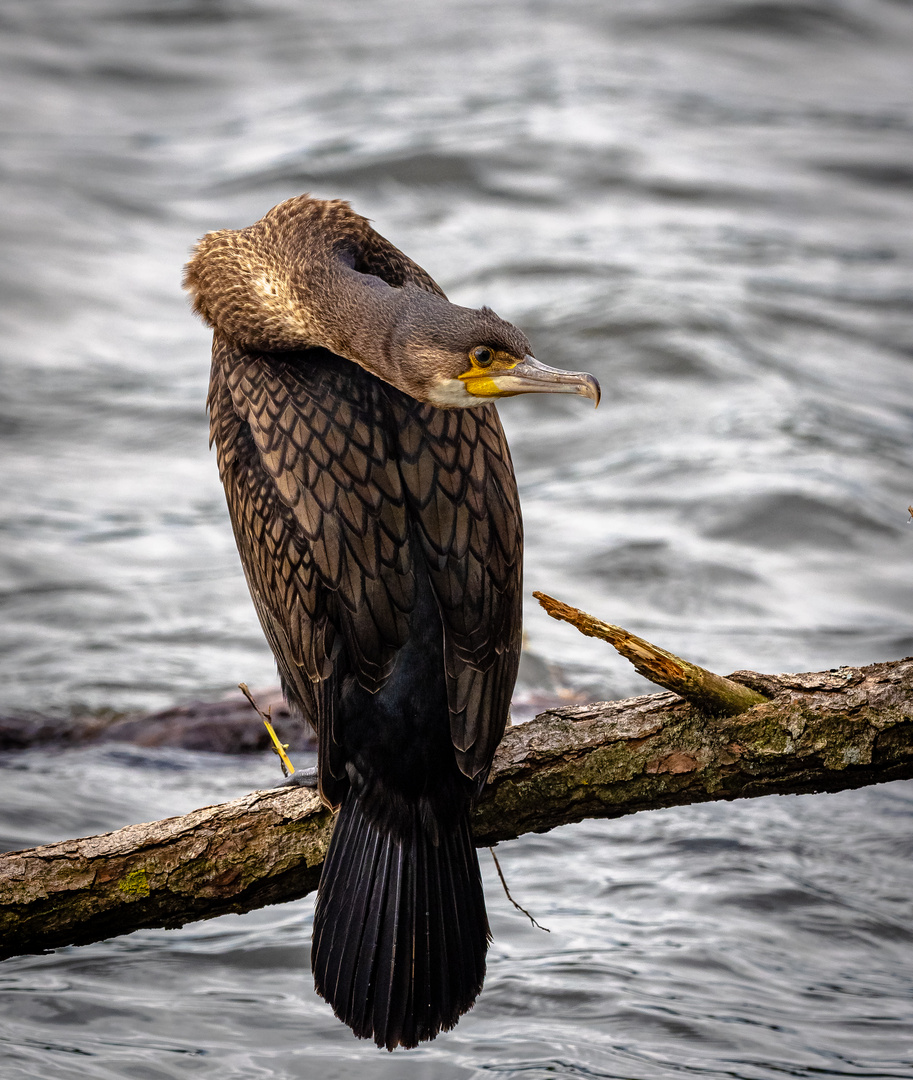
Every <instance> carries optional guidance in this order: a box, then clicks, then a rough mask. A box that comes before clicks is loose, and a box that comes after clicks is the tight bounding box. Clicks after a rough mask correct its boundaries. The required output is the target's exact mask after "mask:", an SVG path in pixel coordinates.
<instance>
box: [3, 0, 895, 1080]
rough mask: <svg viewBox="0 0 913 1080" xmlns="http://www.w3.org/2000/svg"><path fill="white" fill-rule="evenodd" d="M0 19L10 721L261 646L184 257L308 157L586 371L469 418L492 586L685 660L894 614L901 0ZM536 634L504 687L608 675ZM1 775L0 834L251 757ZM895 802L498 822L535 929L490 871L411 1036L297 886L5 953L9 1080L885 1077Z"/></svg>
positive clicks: (154, 812)
mask: <svg viewBox="0 0 913 1080" xmlns="http://www.w3.org/2000/svg"><path fill="white" fill-rule="evenodd" d="M0 31H2V33H0V57H2V63H0V81H2V84H3V89H4V99H5V101H6V110H5V112H4V118H3V139H2V142H0V161H2V165H3V169H2V173H0V290H2V295H3V300H4V302H3V304H2V308H0V331H2V332H0V454H2V465H3V478H4V483H3V485H2V491H0V500H2V503H3V509H2V516H0V709H2V711H3V712H5V713H11V712H12V713H15V712H18V711H22V710H27V709H35V710H38V711H41V712H61V713H65V712H68V711H70V710H74V709H80V708H85V707H90V708H103V707H110V708H115V709H132V708H152V707H157V706H164V705H168V704H171V703H173V702H174V701H176V700H181V699H182V698H189V697H199V696H205V695H215V694H218V693H220V692H222V691H223V690H226V689H228V688H229V687H231V686H233V685H234V684H235V683H236V682H238V681H239V680H241V679H243V680H245V681H246V682H248V683H252V684H254V685H262V684H266V683H270V682H272V681H273V679H274V672H273V665H272V660H271V657H270V655H269V652H268V650H267V648H266V646H265V644H264V643H263V641H262V638H261V634H260V631H259V628H258V626H257V624H256V620H255V618H254V615H253V611H252V608H251V605H250V601H249V599H248V596H247V593H246V589H245V586H244V583H243V579H242V576H241V573H240V567H239V564H238V561H237V556H236V554H235V552H234V545H233V541H232V537H231V531H230V528H229V525H228V520H227V515H226V512H225V510H224V506H223V499H222V493H221V490H220V488H219V484H218V479H217V476H216V470H215V464H214V461H213V460H212V459H211V457H210V455H209V452H208V450H207V447H206V420H205V416H204V414H203V401H204V398H205V388H206V381H207V375H208V351H209V345H208V333H207V332H206V330H205V329H204V328H203V327H202V326H201V325H199V324H197V323H195V322H194V321H193V319H192V318H191V317H190V315H189V314H188V311H187V306H186V303H185V300H184V298H183V296H182V294H181V291H180V268H181V265H182V263H183V262H184V260H185V258H186V254H187V251H188V248H189V246H190V245H191V244H192V242H193V241H194V240H195V239H196V238H197V237H198V236H200V235H201V234H202V233H203V232H205V231H207V230H208V229H212V228H218V227H223V226H241V225H245V224H249V223H250V222H251V221H253V220H255V219H256V218H258V217H260V216H261V215H262V213H263V212H264V211H265V210H266V209H268V208H269V207H270V206H271V205H273V204H274V203H275V202H278V201H280V200H281V199H284V198H287V197H288V196H290V195H293V194H297V193H299V192H301V191H304V190H310V191H312V192H313V193H314V194H316V195H319V196H326V197H337V196H338V197H344V198H349V199H351V200H352V202H353V204H354V206H355V207H356V209H358V210H360V211H361V212H363V213H365V214H367V215H368V216H369V217H371V218H373V219H374V221H375V224H376V226H377V227H378V229H379V230H380V231H381V232H383V233H384V234H385V235H387V236H389V237H390V238H391V239H392V240H393V241H394V242H395V243H396V244H398V246H400V247H402V248H403V249H404V250H405V251H407V252H408V253H409V254H410V255H412V256H413V257H414V258H416V259H417V260H418V261H419V262H420V263H422V264H423V265H425V266H426V267H427V268H428V269H429V270H430V272H431V273H432V274H434V276H435V277H436V278H437V279H438V280H439V281H440V282H441V284H442V285H443V286H444V287H445V288H446V289H447V291H448V293H449V294H450V296H451V297H452V298H453V299H454V300H456V301H458V302H460V303H464V304H470V305H478V304H482V303H488V304H490V305H491V306H493V307H494V308H495V309H496V310H497V311H498V312H499V314H501V315H503V316H504V317H506V318H509V319H511V320H513V321H515V322H517V323H518V324H520V325H521V326H522V327H523V328H524V329H525V330H526V331H527V332H528V333H529V335H530V337H531V339H532V340H533V343H534V346H535V348H536V353H537V355H538V356H539V357H540V359H542V360H544V361H545V362H547V363H551V364H554V365H556V366H567V367H574V368H586V369H588V370H591V371H593V372H594V373H595V374H596V375H597V376H598V377H599V378H600V380H601V381H602V384H603V390H604V397H603V405H602V406H601V408H600V409H599V411H598V412H596V413H594V412H592V411H591V410H590V409H589V408H588V407H587V405H586V404H585V403H584V402H582V401H577V400H566V399H548V398H545V399H536V398H525V399H524V398H520V399H515V400H512V401H507V402H505V404H504V406H503V407H502V409H501V413H502V416H503V418H504V422H505V426H506V427H507V430H508V435H509V438H510V440H511V446H512V449H513V454H514V460H515V464H516V468H517V473H518V477H519V480H520V486H521V495H522V497H523V505H524V513H525V518H526V523H527V550H528V555H527V564H526V565H527V595H528V594H529V593H530V592H531V591H532V590H533V589H544V590H545V591H547V592H550V593H552V594H554V595H556V596H559V597H560V598H562V599H564V600H567V601H569V602H571V603H578V604H580V605H581V606H586V607H588V608H589V609H591V610H593V611H596V612H598V613H599V614H600V615H601V616H603V617H604V618H607V619H610V620H611V621H613V622H619V623H621V624H622V625H625V626H627V627H629V628H630V629H632V630H634V631H636V632H639V633H641V634H644V635H645V636H647V637H651V638H653V639H654V640H657V641H658V642H659V643H660V644H662V645H664V646H666V647H668V648H672V649H674V650H675V651H678V652H681V653H683V654H684V655H687V656H689V657H690V658H692V659H694V660H696V661H698V662H701V663H705V664H707V665H708V666H710V667H713V668H715V669H716V670H721V671H725V670H732V669H734V668H738V667H752V668H755V669H757V670H802V669H811V668H819V667H830V666H833V665H836V664H843V663H863V662H867V661H870V660H876V659H890V658H894V657H899V656H903V655H905V654H907V653H910V652H913V614H911V613H913V574H911V555H913V526H911V525H910V524H909V515H908V513H907V510H906V507H907V506H908V505H909V504H910V503H913V481H911V473H910V464H911V462H910V457H911V454H910V447H911V435H913V363H911V358H913V314H911V312H913V305H911V300H913V285H911V282H913V245H911V240H913V140H911V134H913V101H911V98H913V92H911V80H910V71H911V70H913V9H911V8H910V6H909V4H907V3H903V2H900V0H896V2H889V0H867V2H863V0H856V2H851V0H827V2H825V0H821V2H809V3H802V2H798V0H796V2H793V0H779V2H778V0H773V2H764V3H760V2H749V0H704V2H700V0H662V2H661V0H629V2H626V3H622V2H621V0H617V2H614V3H613V2H609V3H605V2H595V0H593V2H586V0H568V2H563V3H562V2H559V0H528V2H525V3H520V2H509V3H508V2H505V3H497V4H495V3H481V2H479V3H475V2H471V0H451V2H449V3H447V4H443V3H437V2H431V3H427V4H414V3H413V4H408V3H403V2H402V0H379V2H372V3H367V2H354V0H342V2H340V3H338V4H336V5H326V4H316V3H311V2H307V0H285V2H283V0H259V2H258V0H250V2H241V0H234V2H232V0H195V2H194V0H65V2H64V0H5V3H4V4H3V6H2V9H0ZM526 631H527V635H528V642H529V652H528V656H527V660H528V663H527V665H526V668H525V673H524V684H525V685H526V686H527V687H529V688H543V689H554V688H555V687H556V686H559V685H564V686H571V687H573V688H579V689H582V690H585V691H586V692H588V693H589V694H591V695H592V696H594V697H595V696H600V697H601V696H606V697H614V696H619V695H622V694H625V693H629V692H634V691H639V690H640V689H641V688H642V686H643V684H642V683H641V682H640V680H639V679H638V678H637V676H635V675H634V674H633V673H631V672H629V671H628V670H627V669H626V668H625V667H624V665H623V663H622V662H621V661H617V660H615V659H613V657H611V656H609V655H607V650H606V649H605V648H604V647H602V646H600V645H599V643H596V642H590V641H585V640H583V639H581V638H579V637H577V636H576V635H574V634H573V633H572V631H571V630H570V629H569V628H567V627H564V626H561V625H559V624H557V623H554V622H551V621H550V620H548V619H547V618H546V617H545V616H544V615H543V614H541V613H540V612H539V611H538V610H537V609H536V607H535V605H534V603H533V602H532V601H530V602H529V605H528V607H527V618H526ZM2 766H3V767H2V768H0V841H2V844H3V846H5V847H7V848H10V847H17V846H23V845H27V844H33V843H39V842H42V841H45V840H51V839H60V838H63V837H66V836H71V835H79V834H85V833H90V832H94V831H98V830H100V829H104V828H112V827H116V826H118V825H122V824H127V823H128V822H130V821H134V820H148V819H150V818H154V817H158V816H162V815H164V814H167V813H176V812H180V811H183V810H186V809H190V808H191V807H192V806H195V805H200V804H202V803H205V802H211V801H214V800H216V799H219V798H223V797H230V796H232V795H235V794H240V793H242V792H244V791H245V790H248V789H250V788H251V787H254V786H256V785H257V784H258V783H263V782H265V780H266V778H267V777H268V776H269V775H271V765H270V763H269V762H265V761H260V760H258V759H255V758H254V759H250V758H248V759H236V760H232V759H228V758H218V757H214V758H213V759H212V760H201V759H199V758H190V757H189V756H186V755H181V754H179V753H176V752H164V751H163V752H161V753H159V754H146V753H143V754H138V753H134V752H132V751H124V750H118V751H112V750H106V749H104V750H103V749H94V750H79V751H69V752H59V753H55V754H52V755H50V756H49V757H48V756H44V757H39V756H38V755H37V754H33V753H32V752H29V753H27V754H24V755H18V756H15V757H13V756H11V757H8V758H6V759H4V760H3V761H2ZM911 824H913V794H911V788H910V786H909V785H906V784H893V785H888V786H885V787H882V788H872V789H868V790H865V791H859V792H852V793H845V794H840V795H833V796H817V797H802V798H799V799H793V798H790V799H773V800H770V799H768V800H759V801H755V802H746V803H740V804H734V805H729V806H723V805H720V806H704V807H690V808H683V809H680V810H674V811H673V810H670V811H663V812H660V813H654V814H641V815H637V816H636V817H633V818H630V819H626V820H623V821H618V822H612V823H587V824H584V825H580V826H576V827H573V828H568V829H564V830H560V831H559V832H557V833H554V834H550V835H548V836H544V837H527V838H524V839H522V840H520V841H518V842H516V843H514V844H511V845H509V846H507V847H506V848H505V849H504V854H503V862H504V864H505V869H506V871H507V872H508V874H509V876H510V880H511V885H512V887H513V888H514V890H515V892H516V893H517V894H518V895H519V897H520V899H521V901H522V902H524V903H526V904H527V905H528V906H531V907H532V908H533V910H534V913H535V914H536V915H537V917H538V918H539V919H540V921H541V922H544V923H545V924H546V925H548V926H550V927H551V930H552V933H551V934H550V935H544V934H542V933H540V932H538V931H534V930H532V928H530V927H529V926H528V924H526V923H524V921H523V920H522V918H521V917H519V916H517V915H516V914H515V913H514V912H513V910H512V909H511V908H510V907H509V905H507V903H506V901H505V900H504V899H503V898H502V897H501V896H499V894H498V891H497V888H496V887H494V883H493V882H491V881H489V884H490V885H491V886H492V887H491V888H490V889H489V895H490V897H491V908H492V919H493V926H494V930H495V934H496V941H495V946H494V950H493V954H492V960H491V968H490V975H489V979H488V983H487V986H486V990H485V993H484V995H483V997H482V998H481V999H480V1002H479V1004H478V1005H477V1007H476V1009H475V1010H474V1011H473V1013H472V1014H471V1015H470V1016H469V1017H467V1018H466V1019H465V1020H464V1021H463V1022H462V1023H461V1024H460V1025H459V1027H458V1028H457V1029H456V1030H455V1032H453V1033H451V1034H448V1035H445V1036H442V1037H441V1038H440V1039H439V1040H437V1042H435V1043H434V1044H432V1045H431V1046H430V1047H427V1048H424V1049H422V1050H420V1051H416V1052H414V1053H411V1054H396V1055H393V1056H390V1055H386V1054H382V1053H380V1052H378V1051H375V1050H374V1049H373V1048H371V1047H368V1046H365V1045H363V1044H360V1043H357V1042H355V1041H354V1040H352V1039H351V1037H350V1036H349V1035H348V1033H347V1031H346V1030H345V1029H344V1028H341V1027H340V1026H339V1025H338V1024H337V1023H336V1022H335V1021H334V1020H333V1019H332V1017H331V1016H330V1015H329V1011H328V1009H326V1008H325V1007H324V1006H323V1005H322V1004H321V1003H320V1002H318V1001H317V999H316V998H315V997H314V995H313V993H312V991H311V989H310V982H309V977H308V976H307V974H306V969H307V956H306V952H307V948H308V930H309V921H308V920H309V912H310V907H309V905H308V903H307V902H302V903H300V904H293V905H289V906H286V907H282V908H272V909H267V910H265V911H262V912H258V913H254V914H251V915H248V916H245V917H243V918H234V917H229V918H226V919H221V920H217V921H215V922H212V923H209V924H200V925H197V926H193V927H189V928H186V929H184V930H183V931H180V932H171V933H166V932H164V931H162V932H144V933H141V934H137V935H133V936H131V937H128V938H123V939H119V940H116V941H112V942H110V943H106V944H100V945H97V946H90V947H86V948H83V949H78V950H70V951H66V950H64V951H61V952H58V953H56V954H54V955H52V956H47V957H41V958H30V959H23V960H16V961H10V962H8V963H6V964H4V965H3V966H2V967H0V988H2V990H3V998H4V1003H3V1008H2V1011H0V1040H3V1042H2V1043H0V1045H2V1046H3V1047H5V1061H4V1063H3V1068H2V1075H3V1077H4V1080H5V1078H6V1077H7V1076H10V1077H16V1080H19V1078H20V1077H30V1078H31V1077H36V1076H39V1077H42V1078H44V1077H48V1078H55V1080H56V1078H58V1077H60V1078H64V1077H67V1078H68V1077H76V1076H79V1077H80V1078H86V1077H91V1078H95V1077H99V1078H101V1077H105V1078H108V1077H118V1078H119V1077H138V1078H139V1077H142V1078H156V1080H157V1078H159V1077H162V1078H171V1077H179V1076H180V1077H183V1076H186V1075H199V1076H203V1077H205V1076H210V1075H211V1076H213V1077H215V1076H218V1077H220V1078H224V1077H233V1076H238V1077H261V1076H262V1077H298V1076H302V1077H307V1076H312V1075H313V1076H322V1077H337V1076H339V1077H344V1076H346V1077H347V1076H354V1075H359V1076H361V1075H367V1076H369V1077H397V1078H399V1077H404V1078H406V1080H409V1078H410V1077H413V1076H415V1077H419V1076H421V1077H425V1076H427V1077H435V1078H437V1077H451V1076H452V1077H469V1076H473V1077H475V1076H486V1075H488V1074H489V1073H493V1074H495V1075H502V1076H505V1077H512V1076H516V1077H523V1078H524V1080H538V1078H539V1077H546V1076H568V1077H593V1076H597V1077H603V1076H605V1077H620V1078H628V1080H653V1078H660V1077H662V1078H665V1077H672V1076H679V1075H684V1076H691V1077H704V1076H721V1077H724V1076H725V1077H739V1078H742V1077H744V1078H750V1080H755V1078H767V1077H781V1076H784V1075H786V1076H803V1077H804V1076H808V1077H811V1076H815V1077H821V1076H870V1077H895V1076H896V1077H910V1076H913V1005H911V991H913V976H911V972H913V938H911V930H910V927H911V926H913V902H911V901H910V899H909V897H910V891H911V884H913V881H911V873H913V872H911V869H910V867H911V855H913V851H911V847H913V829H911ZM489 877H491V875H489ZM0 1053H2V1051H0Z"/></svg>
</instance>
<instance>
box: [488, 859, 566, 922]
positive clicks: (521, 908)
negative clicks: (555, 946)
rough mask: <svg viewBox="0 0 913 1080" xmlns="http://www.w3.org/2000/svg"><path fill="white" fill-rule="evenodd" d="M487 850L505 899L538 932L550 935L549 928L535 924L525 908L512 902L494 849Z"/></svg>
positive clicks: (512, 899) (514, 901)
mask: <svg viewBox="0 0 913 1080" xmlns="http://www.w3.org/2000/svg"><path fill="white" fill-rule="evenodd" d="M488 850H489V851H490V852H491V857H492V858H493V859H494V861H495V870H497V871H498V877H499V878H500V879H501V884H502V885H503V886H504V894H505V896H506V897H507V899H508V900H509V901H510V902H511V903H512V904H513V905H514V907H515V908H516V909H517V911H522V912H523V914H524V915H525V916H526V917H527V919H529V921H530V922H531V923H532V924H533V926H536V927H538V928H539V929H540V930H544V931H545V932H546V934H550V933H551V930H549V928H548V927H547V926H543V925H542V924H541V923H538V922H536V920H535V919H534V918H533V917H532V915H530V913H529V912H528V911H527V910H526V908H525V907H521V906H520V905H519V904H518V903H517V901H516V900H514V898H513V897H512V896H511V895H510V889H508V887H507V882H506V881H505V880H504V873H503V871H502V870H501V864H500V863H499V862H498V856H497V855H495V849H494V848H493V847H490V848H489V849H488Z"/></svg>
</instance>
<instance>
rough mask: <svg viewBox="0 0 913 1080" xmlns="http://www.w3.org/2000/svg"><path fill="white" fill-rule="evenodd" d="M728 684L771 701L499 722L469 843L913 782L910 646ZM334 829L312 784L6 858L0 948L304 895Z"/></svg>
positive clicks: (583, 711)
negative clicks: (690, 808) (642, 813)
mask: <svg viewBox="0 0 913 1080" xmlns="http://www.w3.org/2000/svg"><path fill="white" fill-rule="evenodd" d="M732 678H733V680H734V681H735V682H736V683H739V684H742V685H744V686H748V687H750V688H751V689H753V690H754V691H755V692H756V693H758V694H761V695H763V696H764V697H765V698H766V699H768V700H764V701H763V702H762V703H760V704H757V705H754V706H753V707H752V708H750V709H749V710H748V711H747V712H743V713H741V714H740V715H738V716H734V717H732V716H729V717H720V716H716V717H709V716H708V715H707V714H706V713H704V712H702V711H700V710H699V709H698V708H696V707H695V706H694V705H691V704H689V703H688V702H686V701H683V700H682V699H681V698H677V697H676V696H675V695H674V694H671V693H662V694H652V695H649V696H645V697H637V698H629V699H627V700H626V701H616V702H608V703H605V702H602V703H597V704H594V705H587V706H571V707H568V708H561V709H555V710H551V711H549V712H546V713H543V714H541V715H540V716H538V717H536V719H535V720H532V721H530V722H529V723H528V724H522V725H520V726H518V727H514V728H510V729H508V731H507V733H506V735H505V737H504V740H503V742H502V744H501V746H500V747H499V749H498V753H497V755H496V757H495V763H494V767H493V769H492V774H491V779H490V781H489V784H488V787H487V788H486V791H485V796H484V798H483V799H482V801H481V802H480V804H479V806H478V807H477V809H476V811H475V815H474V819H473V829H474V832H475V837H476V842H477V844H478V845H479V846H483V845H491V844H494V843H497V842H498V841H500V840H507V839H510V838H513V837H516V836H519V835H521V834H522V833H526V832H532V831H534V832H545V831H547V830H549V829H553V828H555V827H556V826H558V825H565V824H568V823H570V822H574V821H580V820H582V819H583V818H589V817H593V818H597V817H618V816H621V815H622V814H630V813H634V812H635V811H638V810H648V809H656V808H658V807H664V806H675V805H680V804H684V803H692V802H704V801H707V800H711V799H736V798H747V797H754V796H758V795H771V794H786V793H791V792H792V793H797V792H809V791H838V790H840V789H842V788H853V787H860V786H862V785H864V784H872V783H877V782H880V781H886V780H895V779H901V778H906V777H910V776H913V658H911V659H907V660H901V661H894V662H891V663H883V664H873V665H871V666H869V667H866V668H839V669H837V670H833V671H825V672H816V673H812V674H807V675H779V676H773V675H757V674H754V673H752V672H737V673H736V674H735V675H734V676H733V677H732ZM331 828H332V815H331V814H330V813H329V811H327V810H326V809H325V808H323V807H322V806H321V805H320V802H319V800H318V798H317V796H316V795H315V794H314V793H313V792H311V791H307V790H302V789H300V788H298V789H296V788H292V789H290V788H278V789H275V790H272V791H257V792H253V793H252V794H250V795H247V796H245V797H244V798H242V799H236V800H234V801H233V802H229V803H224V804H222V805H220V806H212V807H205V808H203V809H201V810H195V811H193V813H191V814H186V815H184V816H183V817H177V818H168V819H166V820H165V821H157V822H153V823H151V824H147V825H131V826H128V827H127V828H125V829H119V830H118V831H117V832H112V833H105V834H103V835H101V836H94V837H89V838H87V839H82V840H66V841H63V842H62V843H57V844H49V845H47V846H45V847H39V848H32V849H30V850H27V851H19V852H10V853H8V854H6V855H0V957H5V956H11V955H15V954H19V953H33V952H42V951H44V950H46V949H51V948H55V947H57V946H61V945H67V944H85V943H87V942H90V941H98V940H100V939H102V938H106V937H113V936H116V935H118V934H124V933H129V932H130V931H132V930H137V929H140V928H142V927H153V926H159V927H175V926H181V925H182V924H184V923H187V922H192V921H194V920H196V919H206V918H212V917H214V916H216V915H222V914H225V913H226V912H242V911H249V910H251V909H253V908H257V907H262V906H264V905H266V904H272V903H279V902H280V901H284V900H292V899H296V898H297V897H300V896H304V895H305V894H306V893H308V892H310V891H311V890H312V889H314V888H316V886H317V882H318V879H319V875H320V868H321V864H322V862H323V856H324V852H325V851H326V846H327V843H328V841H329V837H330V832H331Z"/></svg>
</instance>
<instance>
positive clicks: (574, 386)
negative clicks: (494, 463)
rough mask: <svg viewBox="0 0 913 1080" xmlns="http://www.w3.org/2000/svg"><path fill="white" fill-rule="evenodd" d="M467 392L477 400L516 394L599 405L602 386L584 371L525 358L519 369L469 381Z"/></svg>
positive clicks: (528, 357)
mask: <svg viewBox="0 0 913 1080" xmlns="http://www.w3.org/2000/svg"><path fill="white" fill-rule="evenodd" d="M463 379H464V382H465V386H466V389H467V390H468V391H469V393H470V394H475V395H476V396H478V397H513V396H514V395H515V394H579V395H580V396H581V397H588V398H590V399H591V400H592V401H594V402H595V403H596V405H597V406H598V405H599V399H600V397H601V396H602V391H601V390H600V389H599V383H598V382H597V381H596V379H594V378H593V376H592V375H589V374H587V372H585V371H561V370H560V369H559V368H553V367H548V365H547V364H540V363H539V361H538V360H537V359H536V358H535V357H534V356H525V357H524V358H523V359H522V360H521V361H520V363H519V364H517V365H516V367H512V368H511V369H510V370H509V371H500V372H497V373H494V374H491V375H488V374H486V375H484V376H480V377H472V376H470V377H469V378H467V377H466V376H463Z"/></svg>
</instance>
